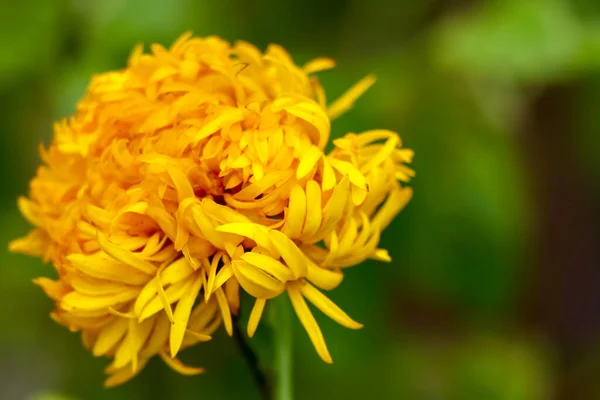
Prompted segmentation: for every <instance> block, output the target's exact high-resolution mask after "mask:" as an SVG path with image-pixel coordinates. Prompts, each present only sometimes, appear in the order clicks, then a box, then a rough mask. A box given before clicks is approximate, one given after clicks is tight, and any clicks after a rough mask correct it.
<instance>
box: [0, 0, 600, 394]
mask: <svg viewBox="0 0 600 400" xmlns="http://www.w3.org/2000/svg"><path fill="white" fill-rule="evenodd" d="M186 30H193V31H194V33H195V34H196V35H210V34H216V35H219V36H222V37H224V38H225V39H228V40H231V41H235V40H237V39H244V40H247V41H250V42H252V43H254V44H256V45H257V46H259V47H260V48H262V49H264V48H266V46H267V44H268V43H270V42H275V43H279V44H281V45H283V46H284V47H286V48H287V49H288V50H289V51H290V53H291V54H292V55H293V56H294V58H295V60H296V61H297V62H298V63H300V64H301V63H304V62H305V61H307V60H309V59H310V58H313V57H317V56H330V57H333V58H335V59H336V60H337V61H338V68H337V69H335V70H333V71H329V72H326V73H322V74H320V78H321V79H322V82H323V84H324V86H325V88H326V90H327V91H328V95H329V98H330V99H334V98H336V96H337V95H339V94H341V93H342V92H343V91H344V89H345V88H348V87H349V86H350V85H352V84H353V83H354V82H356V81H357V80H359V79H360V78H361V77H363V76H365V75H366V74H368V73H371V72H374V73H375V74H376V75H377V77H378V84H377V85H375V86H374V87H373V88H372V89H370V90H369V91H368V92H367V94H366V95H365V96H364V97H363V98H362V99H361V100H359V102H358V103H357V106H356V107H355V109H354V110H352V111H351V112H350V113H348V114H346V115H344V116H343V117H341V118H340V119H339V120H336V121H335V123H334V124H333V135H334V136H339V135H342V134H344V133H346V132H348V131H361V130H365V129H370V128H389V129H393V130H396V131H399V132H400V134H401V135H402V138H403V140H404V143H405V145H406V146H407V147H410V148H413V149H414V150H415V151H416V161H415V162H414V164H413V166H414V168H415V169H416V171H417V177H416V178H415V179H414V181H413V182H412V183H411V185H412V186H413V187H414V189H415V197H414V199H413V201H412V202H411V203H410V204H409V206H408V207H407V209H406V210H405V211H403V212H402V213H401V214H400V216H399V217H398V218H397V219H396V221H395V222H394V223H393V224H392V225H391V226H390V228H389V229H388V230H387V231H386V232H385V234H384V235H383V239H382V242H383V243H382V245H383V247H387V248H389V249H390V253H391V255H392V257H393V259H394V261H393V262H392V263H391V264H382V263H375V262H367V263H365V265H362V266H360V267H357V268H354V269H351V270H349V271H348V273H347V275H346V279H345V280H344V283H343V284H342V285H341V286H340V287H339V288H338V289H336V290H335V291H333V292H332V293H330V294H331V297H332V298H333V299H334V300H335V301H336V302H337V303H338V304H339V305H340V306H341V307H342V308H343V309H344V310H346V311H347V312H348V313H349V314H350V315H351V316H353V317H354V318H355V319H356V320H358V321H360V322H363V323H365V328H363V329H362V330H359V331H349V330H346V329H344V328H342V327H339V326H337V325H336V324H335V323H334V322H332V321H330V320H328V319H327V318H320V317H321V316H320V315H317V317H318V318H319V322H320V323H321V326H322V329H323V331H324V334H325V337H326V340H327V343H328V345H329V347H330V350H331V353H332V356H333V358H334V361H335V362H334V364H333V365H332V366H328V365H326V364H324V363H322V362H321V361H320V360H319V358H318V357H317V355H316V354H315V352H314V350H313V349H312V346H311V344H310V342H309V340H308V337H307V335H306V334H305V333H304V332H303V330H302V329H301V326H300V324H299V323H298V322H297V321H296V322H295V340H294V346H295V349H294V351H295V357H296V358H295V365H294V369H295V370H294V375H295V376H294V379H295V393H296V396H297V398H298V399H311V400H317V399H332V398H348V399H355V398H357V399H358V398H368V399H400V398H402V399H411V400H412V399H416V400H420V399H428V400H429V399H466V400H470V399H477V400H487V399H489V400H495V399H498V400H538V399H540V400H546V399H570V400H571V399H600V233H599V227H600V224H599V223H598V216H599V213H598V211H599V207H598V205H599V204H600V185H599V182H600V179H599V178H600V157H599V156H598V152H599V151H600V119H599V118H598V110H600V2H598V1H596V0H497V1H469V0H421V1H408V0H406V1H393V0H389V1H383V0H380V1H375V0H374V1H366V0H330V1H322V2H320V1H316V0H315V1H293V0H256V1H243V0H240V1H232V0H220V1H191V0H176V1H175V0H174V1H162V2H161V1H149V0H133V1H121V0H103V1H85V0H71V1H61V0H52V1H50V0H46V1H43V0H39V1H35V0H22V1H16V2H9V1H7V0H2V1H1V2H0V120H1V121H2V131H3V132H2V135H0V149H1V151H2V157H0V165H1V169H0V171H1V174H2V176H1V179H2V186H3V188H4V189H3V190H2V191H1V192H0V202H1V204H2V209H1V210H2V211H1V214H0V218H2V221H1V224H0V226H1V228H0V237H1V238H2V241H1V242H2V243H4V246H6V244H7V243H8V241H9V240H11V239H13V238H15V237H18V236H20V235H23V234H24V233H26V231H27V229H28V227H27V225H26V223H25V222H24V220H23V218H21V217H20V216H19V215H18V212H17V210H16V205H15V203H16V197H17V196H18V195H21V194H26V193H27V186H28V181H29V179H30V178H31V177H32V176H33V174H34V173H35V170H36V167H37V165H38V164H39V157H38V153H37V150H38V144H39V143H40V142H44V143H48V141H49V140H50V138H51V134H52V132H51V123H52V121H53V120H56V119H58V118H61V117H63V116H66V115H69V114H71V113H72V112H73V111H74V106H75V104H76V102H77V100H78V98H79V97H80V96H82V94H83V93H84V90H85V87H86V84H87V82H88V81H89V79H90V77H91V75H92V74H94V73H97V72H102V71H105V70H109V69H117V68H121V67H123V66H124V65H125V61H126V58H127V55H128V54H129V51H130V50H131V48H132V47H133V45H134V44H136V43H138V42H142V43H145V44H147V45H148V44H150V43H152V42H159V43H162V44H165V45H169V44H170V43H171V42H172V41H173V40H174V39H175V38H176V37H177V36H179V35H180V34H181V33H183V32H184V31H186ZM0 257H1V259H0V260H1V263H2V267H1V268H0V318H1V321H2V323H1V325H0V326H1V327H0V399H3V400H13V399H17V400H21V399H38V400H51V399H54V400H67V399H75V400H77V399H81V400H83V399H85V400H87V399H108V398H110V399H114V400H118V399H152V398H160V397H165V398H169V399H199V398H206V399H236V398H244V399H254V398H258V391H257V390H256V388H255V387H254V386H253V382H252V380H251V377H250V374H249V372H248V370H247V368H246V365H245V364H244V361H243V360H242V359H241V357H240V356H239V355H238V353H237V350H236V348H235V346H234V343H233V341H231V340H229V339H228V338H226V337H225V335H224V334H223V333H222V332H220V333H219V334H218V335H217V337H216V338H215V340H214V341H213V342H212V343H210V344H208V345H200V346H198V347H196V348H194V349H190V350H187V351H186V352H184V354H183V357H182V358H183V359H184V361H187V362H189V363H191V364H194V365H203V366H206V367H208V368H209V372H208V373H207V374H205V375H202V376H199V377H192V378H190V377H183V376H179V375H177V374H176V373H175V372H173V371H171V370H170V369H168V368H167V367H166V366H165V365H163V364H162V362H160V360H155V361H154V362H152V363H150V365H149V367H148V368H147V369H146V370H144V371H143V373H142V374H141V375H140V376H139V377H137V378H136V379H135V380H133V381H131V382H129V383H127V384H125V385H124V386H121V387H118V388H116V389H111V390H105V389H103V388H102V381H103V379H104V376H103V374H102V369H103V367H104V366H105V365H107V364H108V360H105V359H97V358H94V357H93V356H92V355H91V354H90V353H89V352H88V351H87V350H85V349H84V348H83V346H82V345H81V341H80V338H79V336H78V335H76V334H72V333H69V332H68V331H67V330H66V329H64V328H62V327H60V326H58V325H56V324H55V323H54V322H52V321H51V320H50V318H49V317H48V313H49V311H50V310H51V308H52V304H51V302H50V300H49V299H47V298H46V296H45V295H44V294H43V293H42V291H41V290H39V289H38V288H37V287H35V286H34V285H33V284H32V283H31V279H32V278H34V277H37V276H40V275H49V274H50V273H51V268H50V267H49V266H44V265H42V263H41V262H40V261H39V260H35V259H29V258H27V257H25V256H20V255H13V254H8V253H7V252H0ZM270 340H271V338H270V336H269V332H268V329H266V328H265V327H264V326H261V327H259V331H258V333H257V337H256V338H255V340H254V341H253V342H252V343H253V344H254V345H255V346H256V347H257V349H258V350H259V351H260V352H261V356H263V357H267V358H268V354H267V352H266V351H265V349H267V348H268V347H269V342H270Z"/></svg>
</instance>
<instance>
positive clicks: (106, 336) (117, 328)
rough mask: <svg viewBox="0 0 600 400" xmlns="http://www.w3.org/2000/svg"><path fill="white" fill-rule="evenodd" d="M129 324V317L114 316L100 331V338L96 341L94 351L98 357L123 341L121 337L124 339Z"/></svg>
mask: <svg viewBox="0 0 600 400" xmlns="http://www.w3.org/2000/svg"><path fill="white" fill-rule="evenodd" d="M128 326H129V321H127V319H124V318H113V320H112V321H111V322H110V323H108V324H107V325H106V326H105V327H103V328H102V330H101V331H100V333H98V338H97V339H96V343H94V347H93V348H92V353H93V354H94V355H95V356H96V357H98V356H101V355H104V354H106V353H108V352H109V351H110V350H111V349H112V348H114V347H115V346H116V345H117V343H118V342H119V341H121V339H123V337H124V336H125V333H126V332H127V327H128Z"/></svg>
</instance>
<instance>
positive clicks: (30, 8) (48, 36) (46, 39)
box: [0, 0, 61, 87]
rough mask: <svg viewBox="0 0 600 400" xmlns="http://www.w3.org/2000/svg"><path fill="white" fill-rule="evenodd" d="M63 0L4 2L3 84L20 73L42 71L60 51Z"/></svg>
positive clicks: (0, 30)
mask: <svg viewBox="0 0 600 400" xmlns="http://www.w3.org/2000/svg"><path fill="white" fill-rule="evenodd" d="M60 4H61V2H59V1H58V0H49V1H44V2H38V1H36V2H27V1H16V2H9V1H3V2H0V49H1V50H2V54H1V56H0V87H1V86H3V85H4V84H5V83H8V82H11V81H13V80H15V79H16V78H17V77H18V76H20V75H22V74H25V73H28V72H29V73H31V72H42V71H44V70H45V69H47V68H49V67H50V66H51V65H52V63H53V62H54V61H55V59H56V56H57V53H58V50H59V37H60V33H61V30H60V29H58V27H59V24H60V17H61V7H60Z"/></svg>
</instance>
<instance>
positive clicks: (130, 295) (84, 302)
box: [60, 288, 139, 312]
mask: <svg viewBox="0 0 600 400" xmlns="http://www.w3.org/2000/svg"><path fill="white" fill-rule="evenodd" d="M138 293H139V289H137V288H131V289H124V290H123V291H122V292H118V293H113V294H109V295H105V296H88V295H83V294H81V293H78V292H71V293H69V294H67V295H66V296H65V297H63V299H62V301H61V303H60V305H61V308H62V309H63V310H66V311H72V310H86V311H94V310H105V309H107V308H108V307H113V308H114V307H116V306H118V305H119V304H123V303H125V302H126V301H129V300H132V299H134V298H135V297H136V296H137V294H138ZM107 312H108V311H107Z"/></svg>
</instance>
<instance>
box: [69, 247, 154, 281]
mask: <svg viewBox="0 0 600 400" xmlns="http://www.w3.org/2000/svg"><path fill="white" fill-rule="evenodd" d="M67 261H69V263H70V264H71V265H72V266H73V267H74V268H75V269H77V270H78V271H80V272H81V273H84V274H86V275H89V276H91V277H94V278H99V279H107V280H110V281H113V282H122V283H124V284H130V285H144V284H146V283H147V282H148V280H149V279H150V278H149V277H148V275H147V274H146V273H143V272H141V271H139V270H138V269H135V268H133V267H130V266H128V265H125V264H123V263H121V262H119V261H117V260H115V259H113V258H109V257H108V256H105V255H104V254H102V253H100V254H98V253H97V254H93V255H84V254H71V255H69V256H67Z"/></svg>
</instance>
